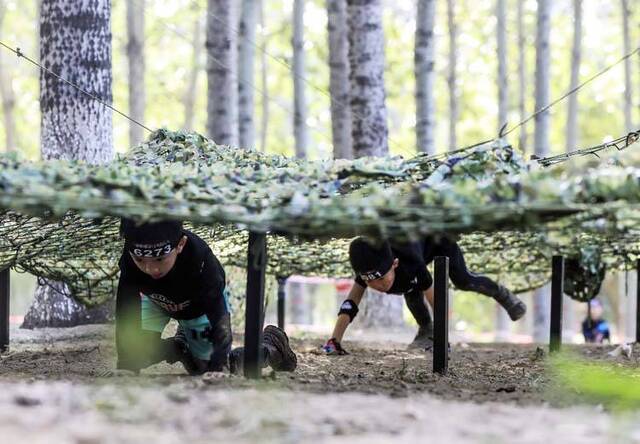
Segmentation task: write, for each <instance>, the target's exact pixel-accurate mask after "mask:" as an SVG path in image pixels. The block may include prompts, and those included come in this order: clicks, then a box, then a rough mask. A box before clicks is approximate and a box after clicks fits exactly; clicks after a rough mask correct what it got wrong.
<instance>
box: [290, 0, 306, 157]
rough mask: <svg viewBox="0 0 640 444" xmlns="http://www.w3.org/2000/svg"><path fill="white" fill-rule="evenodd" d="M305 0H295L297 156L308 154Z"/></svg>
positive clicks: (294, 115)
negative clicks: (305, 83)
mask: <svg viewBox="0 0 640 444" xmlns="http://www.w3.org/2000/svg"><path fill="white" fill-rule="evenodd" d="M304 2H305V0H294V1H293V40H292V44H293V66H292V68H293V102H294V103H293V108H294V109H293V134H294V138H295V144H296V157H297V158H298V159H304V158H305V157H306V156H307V99H306V96H305V85H304V76H305V60H304V6H305V5H304Z"/></svg>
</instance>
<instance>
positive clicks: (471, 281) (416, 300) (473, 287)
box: [404, 238, 500, 326]
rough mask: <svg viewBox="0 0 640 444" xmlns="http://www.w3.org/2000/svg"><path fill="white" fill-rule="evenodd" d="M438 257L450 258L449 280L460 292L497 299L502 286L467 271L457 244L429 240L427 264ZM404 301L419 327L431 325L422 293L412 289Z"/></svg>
mask: <svg viewBox="0 0 640 444" xmlns="http://www.w3.org/2000/svg"><path fill="white" fill-rule="evenodd" d="M436 256H447V257H448V258H449V278H451V282H453V285H455V286H456V288H457V289H458V290H462V291H473V292H476V293H480V294H484V295H486V296H489V297H496V296H497V295H498V294H499V292H500V286H499V285H498V284H497V283H496V282H494V281H493V280H491V279H489V278H488V277H486V276H482V275H479V274H475V273H472V272H470V271H469V270H468V269H467V265H466V263H465V262H464V256H463V255H462V250H460V247H459V246H458V244H457V243H456V242H454V241H451V240H449V239H446V238H441V239H440V240H439V241H438V242H434V241H433V240H432V239H427V240H426V241H425V244H424V261H425V264H428V263H429V262H431V261H433V259H434V258H435V257H436ZM404 300H405V302H406V303H407V308H409V311H410V312H411V314H412V315H413V317H414V319H415V320H416V322H417V323H418V325H420V326H426V325H429V324H431V314H430V313H429V309H428V308H427V306H426V304H425V302H424V296H423V293H422V291H420V290H418V289H412V290H410V291H408V292H407V293H405V295H404Z"/></svg>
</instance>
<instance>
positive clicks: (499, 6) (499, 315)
mask: <svg viewBox="0 0 640 444" xmlns="http://www.w3.org/2000/svg"><path fill="white" fill-rule="evenodd" d="M506 15H507V14H506V6H505V0H497V1H496V18H497V21H496V37H497V39H496V40H497V41H496V52H497V56H498V73H497V74H498V127H497V131H496V134H499V132H500V129H501V128H502V126H503V125H504V124H505V123H506V122H507V118H508V113H509V84H508V82H507V23H506V22H507V20H506ZM510 328H511V322H510V319H509V315H508V314H507V312H506V311H505V310H504V309H503V308H502V307H501V306H500V305H499V304H496V341H499V342H501V341H506V340H508V339H509V330H510Z"/></svg>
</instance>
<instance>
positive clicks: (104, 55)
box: [22, 0, 113, 328]
mask: <svg viewBox="0 0 640 444" xmlns="http://www.w3.org/2000/svg"><path fill="white" fill-rule="evenodd" d="M40 17H41V21H40V30H41V35H40V60H41V62H42V64H43V65H44V66H45V67H47V68H49V69H52V70H53V71H54V72H56V73H57V74H59V75H60V76H62V77H63V78H66V79H69V80H71V81H73V82H74V83H76V84H78V85H79V86H80V87H81V88H82V89H84V90H85V91H88V92H89V93H91V94H92V95H94V96H96V97H98V98H100V99H101V100H103V101H104V102H106V103H111V102H112V93H111V84H112V78H111V4H110V2H109V1H108V0H87V1H84V2H76V1H73V0H43V2H42V4H41V11H40ZM70 48H71V49H76V48H82V49H83V50H82V51H78V50H69V49H70ZM40 110H41V134H42V135H41V147H40V150H41V154H42V158H43V159H45V160H48V159H68V160H82V161H85V162H88V163H103V162H108V161H109V160H111V159H112V158H113V136H112V133H113V130H112V120H111V117H112V115H111V110H109V109H108V108H106V107H105V106H103V105H102V104H100V103H98V102H97V101H95V100H93V99H91V98H89V97H87V96H86V95H85V94H83V93H81V92H79V91H77V90H76V89H75V88H73V87H72V86H70V85H68V84H67V83H64V82H61V81H59V80H58V79H57V78H55V77H53V76H51V75H49V74H47V73H45V72H43V71H41V73H40ZM68 294H69V293H68V290H67V289H66V286H65V285H64V284H61V283H59V282H48V283H47V285H39V286H38V287H37V289H36V293H35V299H34V301H33V303H32V305H31V307H30V309H29V311H28V312H27V315H26V316H25V318H24V323H23V325H22V326H23V327H24V328H34V327H49V326H55V327H62V326H73V325H77V324H79V323H94V322H102V321H104V320H106V318H107V317H108V314H109V313H110V307H109V306H102V307H98V308H95V309H91V310H86V309H85V308H84V307H82V306H80V305H79V304H77V303H76V302H75V301H73V300H72V299H70V298H68V297H67V296H65V295H68Z"/></svg>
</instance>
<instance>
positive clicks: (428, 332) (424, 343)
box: [407, 323, 433, 350]
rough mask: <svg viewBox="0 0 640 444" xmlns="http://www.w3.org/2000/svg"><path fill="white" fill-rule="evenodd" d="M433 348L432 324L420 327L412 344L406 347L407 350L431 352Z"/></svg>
mask: <svg viewBox="0 0 640 444" xmlns="http://www.w3.org/2000/svg"><path fill="white" fill-rule="evenodd" d="M432 348H433V324H432V323H430V324H427V325H421V326H420V327H419V328H418V333H416V337H415V338H413V342H411V344H409V345H408V346H407V349H408V350H417V349H421V350H431V349H432Z"/></svg>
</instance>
